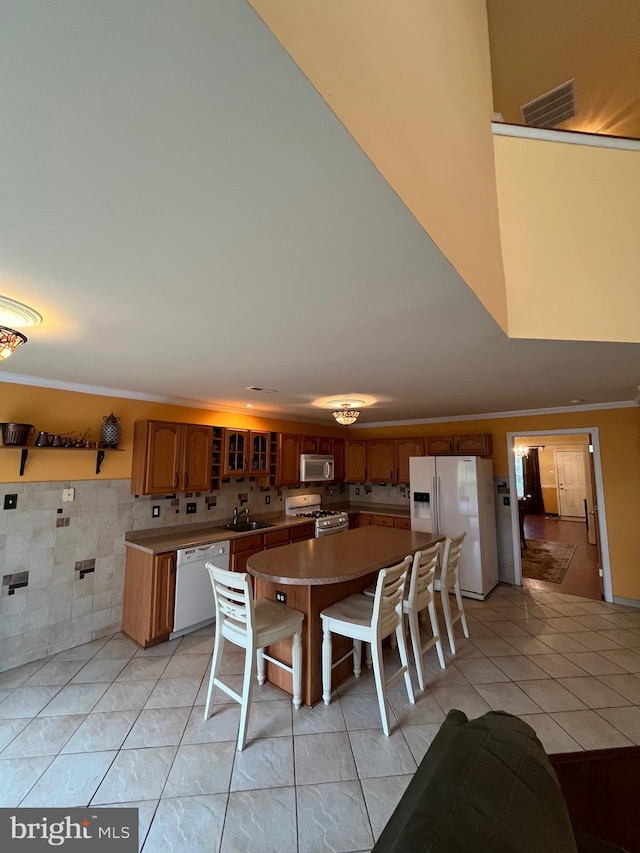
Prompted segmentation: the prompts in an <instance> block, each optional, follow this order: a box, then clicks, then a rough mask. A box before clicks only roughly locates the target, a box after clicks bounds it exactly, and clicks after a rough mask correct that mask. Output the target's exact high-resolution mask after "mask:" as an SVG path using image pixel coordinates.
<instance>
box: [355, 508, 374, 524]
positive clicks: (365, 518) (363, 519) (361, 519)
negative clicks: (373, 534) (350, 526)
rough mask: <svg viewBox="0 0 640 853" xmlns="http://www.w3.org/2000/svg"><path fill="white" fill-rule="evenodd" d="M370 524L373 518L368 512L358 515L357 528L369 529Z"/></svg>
mask: <svg viewBox="0 0 640 853" xmlns="http://www.w3.org/2000/svg"><path fill="white" fill-rule="evenodd" d="M370 524H373V516H372V515H371V513H370V512H361V513H359V514H358V527H369V525H370Z"/></svg>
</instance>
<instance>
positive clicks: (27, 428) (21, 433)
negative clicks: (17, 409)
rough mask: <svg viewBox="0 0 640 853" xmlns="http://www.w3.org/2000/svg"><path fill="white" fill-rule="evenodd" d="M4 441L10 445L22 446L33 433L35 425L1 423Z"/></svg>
mask: <svg viewBox="0 0 640 853" xmlns="http://www.w3.org/2000/svg"><path fill="white" fill-rule="evenodd" d="M0 426H2V443H3V444H5V445H9V446H10V447H22V446H23V445H25V444H26V443H27V441H28V440H29V436H30V435H33V433H34V430H35V427H34V425H33V424H1V425H0Z"/></svg>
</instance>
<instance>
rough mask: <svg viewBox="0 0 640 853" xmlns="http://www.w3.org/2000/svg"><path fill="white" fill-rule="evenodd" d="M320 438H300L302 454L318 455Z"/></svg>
mask: <svg viewBox="0 0 640 853" xmlns="http://www.w3.org/2000/svg"><path fill="white" fill-rule="evenodd" d="M318 452H319V451H318V438H317V436H315V435H301V436H300V453H318Z"/></svg>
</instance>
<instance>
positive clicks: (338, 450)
mask: <svg viewBox="0 0 640 853" xmlns="http://www.w3.org/2000/svg"><path fill="white" fill-rule="evenodd" d="M331 452H332V453H333V473H334V476H335V479H336V482H338V483H341V482H342V481H343V480H344V438H334V439H333V445H332V449H331Z"/></svg>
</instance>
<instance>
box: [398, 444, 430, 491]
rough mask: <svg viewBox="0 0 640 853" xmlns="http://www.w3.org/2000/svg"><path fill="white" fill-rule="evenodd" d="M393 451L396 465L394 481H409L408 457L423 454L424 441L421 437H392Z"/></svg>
mask: <svg viewBox="0 0 640 853" xmlns="http://www.w3.org/2000/svg"><path fill="white" fill-rule="evenodd" d="M393 453H394V458H395V466H396V479H395V482H396V483H409V459H411V457H412V456H424V442H423V440H422V439H421V438H394V439H393Z"/></svg>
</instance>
